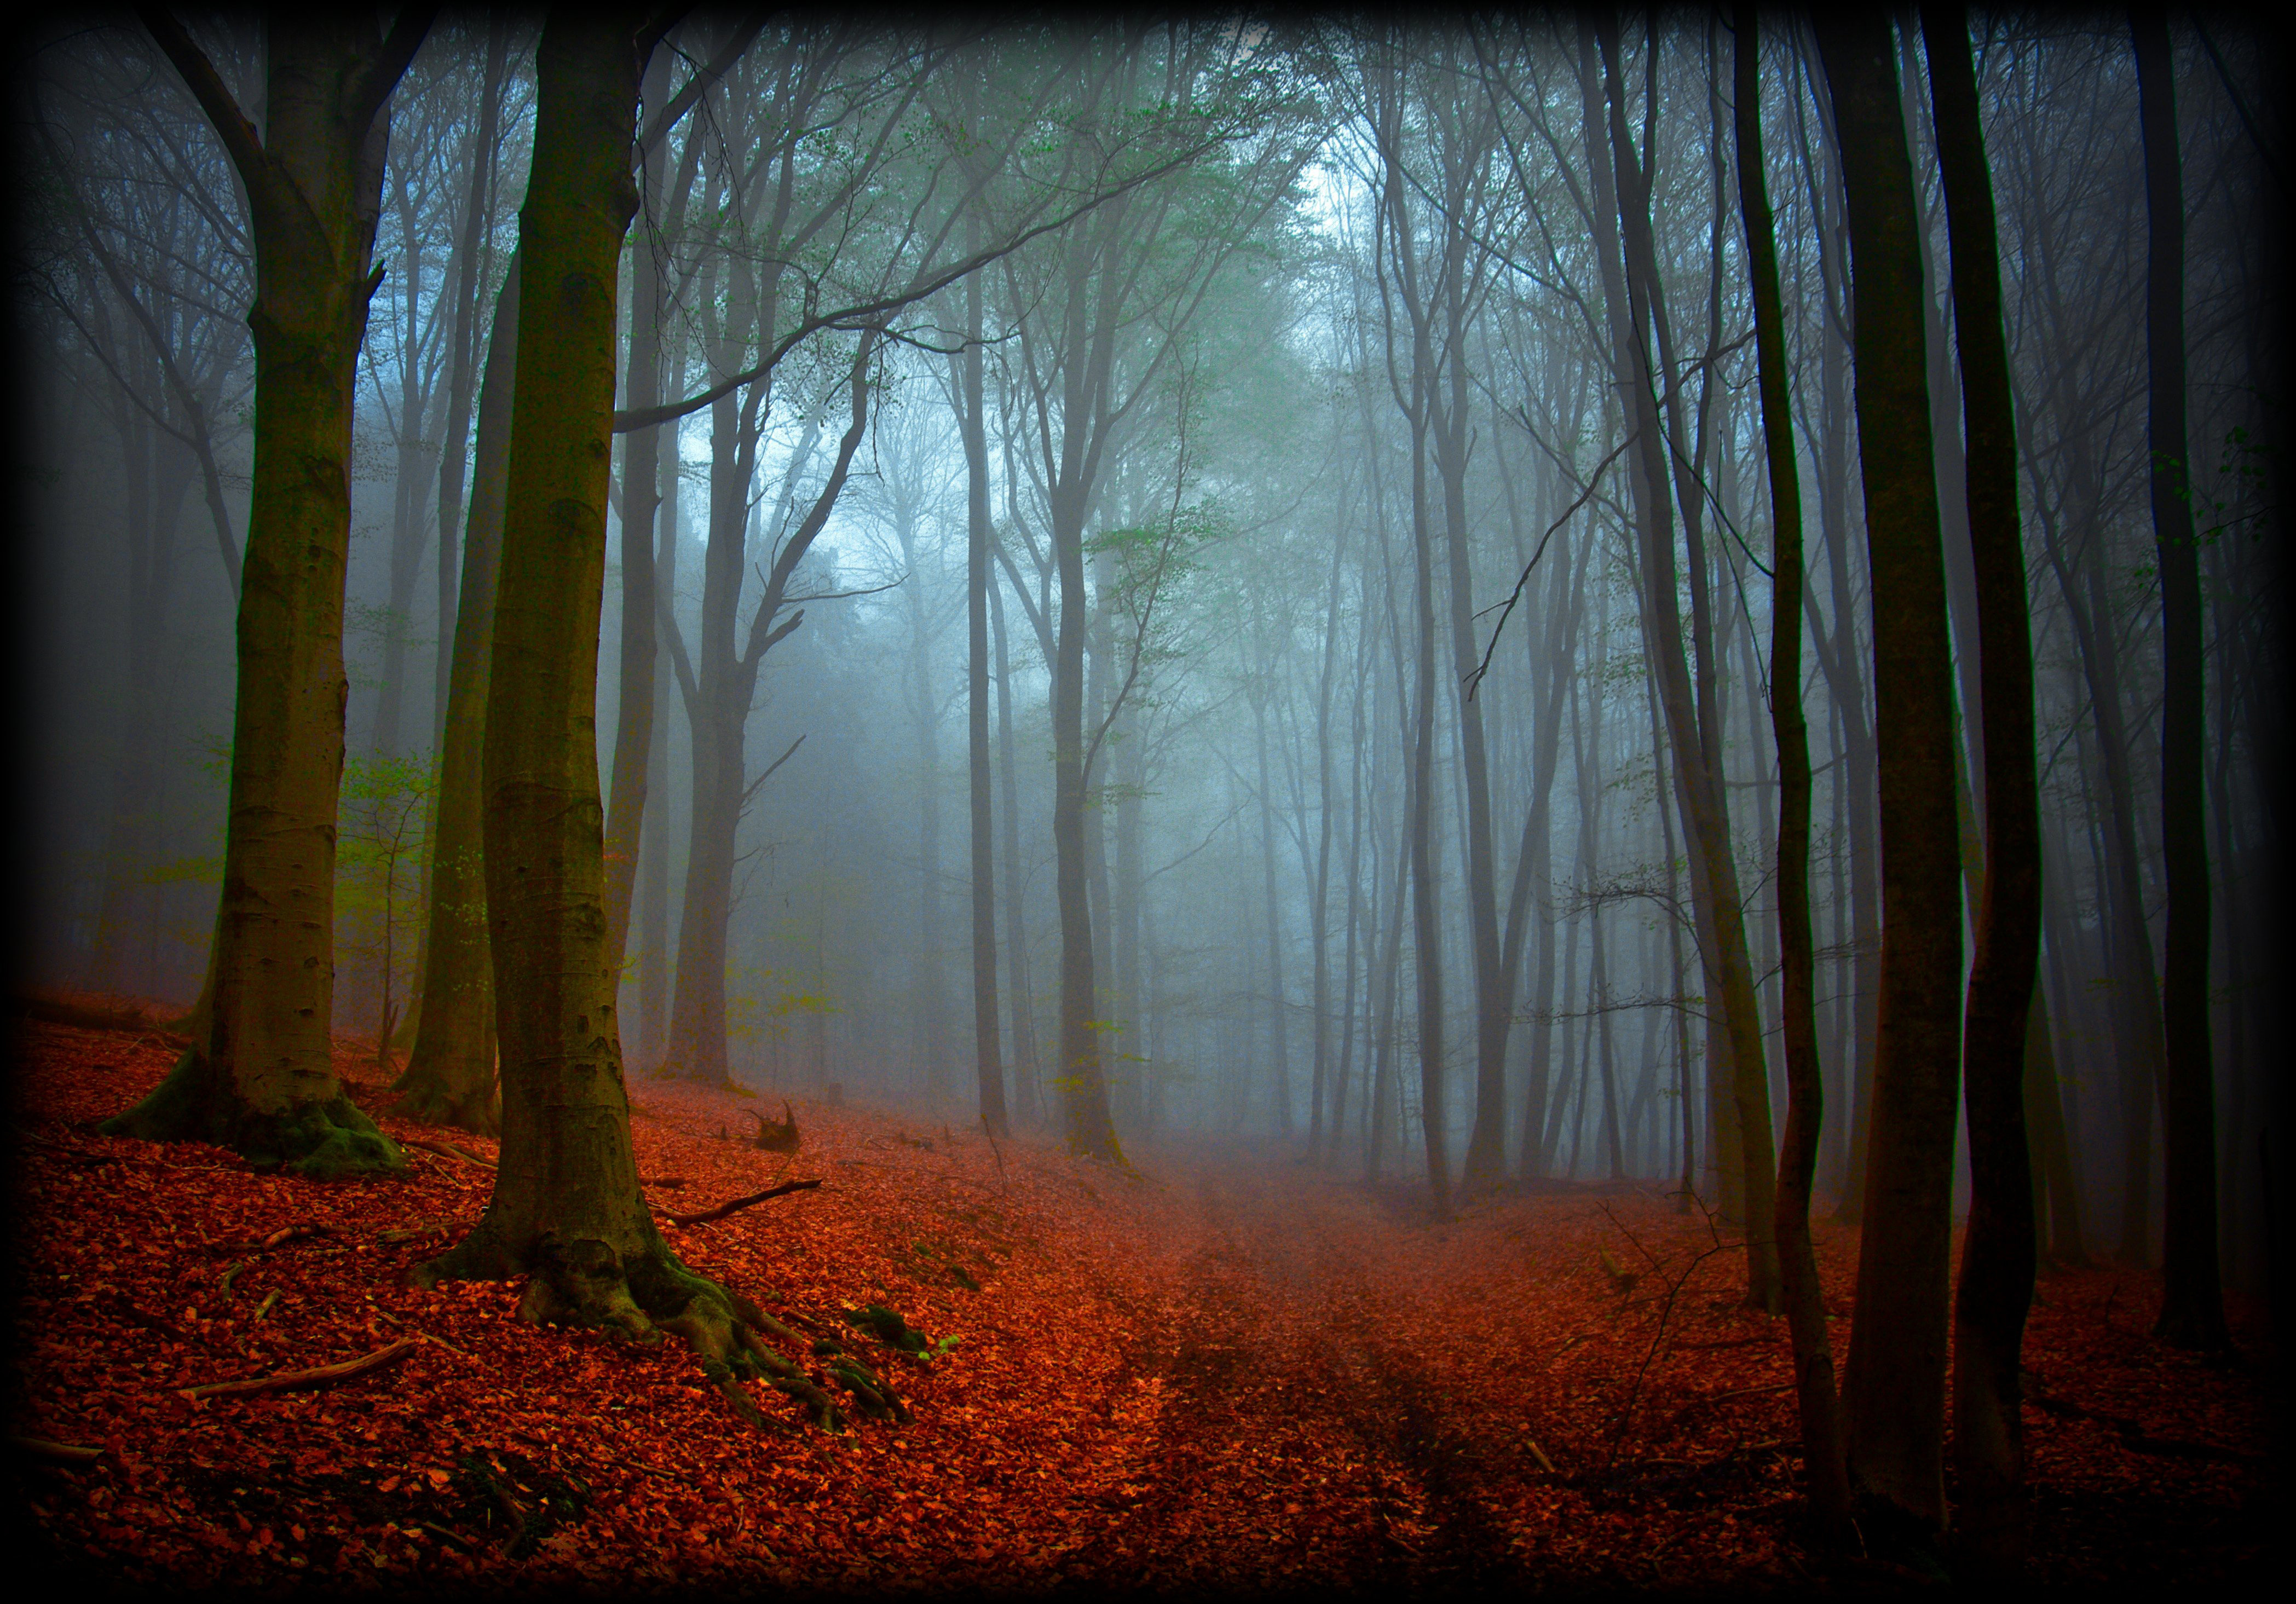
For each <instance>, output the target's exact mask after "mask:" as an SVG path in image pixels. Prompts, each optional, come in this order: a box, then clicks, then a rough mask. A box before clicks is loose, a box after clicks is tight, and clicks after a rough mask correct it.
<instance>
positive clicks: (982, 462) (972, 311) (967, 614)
mask: <svg viewBox="0 0 2296 1604" xmlns="http://www.w3.org/2000/svg"><path fill="white" fill-rule="evenodd" d="M966 226H967V233H966V237H965V249H966V250H967V251H976V250H979V249H980V225H979V223H978V222H977V221H970V222H968V224H967V225H966ZM964 317H965V339H966V341H967V346H966V349H965V352H964V355H963V356H959V357H957V358H955V362H956V364H957V365H958V369H959V373H958V385H957V388H958V395H959V400H958V406H959V413H958V424H959V428H960V430H961V431H962V433H963V435H964V520H965V525H964V527H965V560H964V619H965V656H964V683H965V737H966V741H965V752H966V775H967V786H968V790H967V799H968V806H969V809H970V814H969V816H970V821H971V823H972V1063H973V1078H974V1081H975V1083H976V1084H977V1085H978V1088H979V1093H980V1123H981V1126H982V1128H983V1129H985V1130H987V1131H988V1133H989V1134H990V1135H991V1136H997V1137H1006V1136H1010V1135H1011V1134H1012V1124H1011V1122H1010V1121H1009V1120H1008V1119H1007V1118H1006V1117H1005V1055H1004V1052H1003V1049H1002V1044H1001V1043H999V1042H998V1040H997V1035H996V851H995V844H996V840H995V831H996V820H995V818H994V815H993V814H992V812H991V810H990V806H989V800H990V798H989V788H990V786H991V785H992V784H993V783H994V782H995V777H996V774H995V770H994V768H993V767H992V766H991V760H990V757H989V752H988V593H989V589H990V587H991V586H993V585H995V584H996V568H995V565H994V563H993V561H992V560H991V554H990V546H991V544H992V543H993V542H994V541H995V540H996V529H995V528H994V527H993V526H992V525H991V524H990V522H989V519H988V432H987V430H986V427H985V424H984V414H983V413H982V411H981V405H982V404H981V394H980V365H981V364H980V327H981V312H980V274H973V275H972V277H971V278H970V279H968V280H966V281H965V289H964ZM1005 806H1006V808H1007V809H1008V811H1009V809H1010V808H1011V806H1012V804H1011V802H1010V801H1009V800H1008V801H1007V802H1006V804H1005ZM1014 1045H1015V1050H1016V1051H1017V1050H1018V1045H1019V1044H1018V1043H1017V1041H1016V1043H1014Z"/></svg>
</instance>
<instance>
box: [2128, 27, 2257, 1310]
mask: <svg viewBox="0 0 2296 1604" xmlns="http://www.w3.org/2000/svg"><path fill="white" fill-rule="evenodd" d="M2129 26H2130V29H2131V31H2132V32H2133V33H2134V35H2135V37H2136V87H2137V95H2138V101H2139V104H2140V106H2141V108H2142V110H2141V117H2142V120H2143V124H2144V202H2145V211H2146V214H2147V216H2148V217H2150V218H2151V241H2152V244H2151V251H2150V255H2149V257H2148V258H2147V261H2148V266H2147V270H2146V280H2145V284H2146V289H2145V297H2144V345H2145V353H2146V359H2147V363H2148V365H2149V367H2150V371H2151V391H2152V394H2151V420H2152V421H2151V432H2150V441H2151V445H2152V447H2153V473H2152V488H2153V541H2154V544H2155V545H2156V546H2157V548H2158V550H2159V552H2160V561H2161V657H2162V671H2161V860H2162V862H2163V863H2164V864H2165V865H2166V868H2167V871H2168V873H2167V880H2168V894H2169V899H2168V900H2169V919H2168V933H2167V938H2166V940H2165V941H2164V942H2163V944H2162V945H2163V946H2164V948H2165V949H2166V950H2165V953H2164V957H2165V959H2166V962H2165V963H2164V964H2163V965H2162V970H2161V1035H2162V1045H2163V1046H2164V1048H2165V1049H2166V1052H2165V1062H2164V1064H2163V1071H2164V1073H2163V1074H2162V1076H2161V1124H2162V1125H2163V1127H2164V1133H2165V1136H2166V1142H2165V1144H2164V1145H2165V1146H2166V1147H2167V1150H2168V1153H2167V1158H2168V1166H2167V1176H2166V1184H2165V1185H2164V1186H2163V1188H2162V1192H2161V1195H2162V1201H2163V1204H2164V1207H2165V1210H2166V1219H2165V1229H2164V1232H2163V1236H2162V1243H2161V1248H2162V1252H2161V1318H2160V1319H2159V1321H2158V1322H2155V1324H2154V1325H2153V1335H2154V1336H2156V1337H2159V1338H2161V1339H2162V1340H2163V1341H2165V1342H2169V1343H2172V1344H2174V1345H2175V1346H2178V1347H2186V1348H2202V1349H2209V1350H2218V1351H2220V1350H2223V1349H2226V1348H2229V1347H2230V1346H2232V1335H2231V1333H2230V1332H2229V1331H2227V1330H2226V1329H2225V1318H2224V1291H2223V1286H2222V1281H2221V1279H2220V1276H2219V1273H2218V1262H2217V1150H2216V1068H2215V1062H2214V1050H2213V1047H2212V1044H2211V1043H2210V1035H2209V936H2210V931H2209V846H2208V833H2207V831H2208V800H2207V798H2208V775H2207V744H2206V737H2205V732H2204V730H2203V728H2202V719H2203V712H2202V709H2203V708H2204V707H2205V705H2206V700H2207V685H2206V683H2205V670H2204V666H2203V664H2204V658H2203V654H2204V651H2205V642H2204V640H2203V632H2204V630H2205V628H2206V623H2207V620H2206V618H2204V616H2203V610H2202V599H2201V571H2200V551H2199V547H2198V544H2197V543H2196V542H2195V540H2194V535H2193V505H2192V502H2191V499H2190V492H2189V490H2188V484H2189V474H2190V466H2189V462H2188V461H2187V459H2186V456H2185V451H2186V441H2185V435H2186V429H2185V187H2184V177H2183V172H2182V167H2181V162H2180V160H2179V157H2178V154H2177V101H2176V73H2175V66H2176V63H2175V60H2174V56H2173V53H2172V52H2171V51H2170V49H2169V20H2168V15H2167V13H2166V12H2165V11H2164V10H2162V9H2161V8H2160V7H2157V6H2154V5H2152V4H2139V5H2137V6H2136V7H2135V8H2134V9H2132V10H2131V12H2130V13H2129Z"/></svg>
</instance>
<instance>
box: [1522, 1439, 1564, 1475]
mask: <svg viewBox="0 0 2296 1604" xmlns="http://www.w3.org/2000/svg"><path fill="white" fill-rule="evenodd" d="M1522 1445H1523V1446H1524V1447H1526V1448H1528V1449H1529V1450H1530V1456H1531V1458H1533V1459H1535V1460H1537V1461H1538V1468H1539V1469H1542V1470H1544V1471H1546V1473H1547V1475H1549V1476H1553V1475H1554V1474H1556V1471H1555V1469H1554V1461H1553V1460H1551V1459H1549V1458H1547V1457H1546V1449H1544V1448H1542V1447H1540V1446H1539V1445H1538V1438H1537V1437H1535V1436H1531V1435H1530V1433H1529V1432H1528V1431H1526V1432H1524V1433H1523V1434H1522Z"/></svg>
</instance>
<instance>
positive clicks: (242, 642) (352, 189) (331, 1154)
mask: <svg viewBox="0 0 2296 1604" xmlns="http://www.w3.org/2000/svg"><path fill="white" fill-rule="evenodd" d="M146 20H147V22H148V23H149V25H150V26H151V28H152V31H153V34H154V37H156V38H157V39H158V40H159V42H160V46H161V48H162V49H163V50H164V51H165V52H166V53H167V54H168V57H169V59H170V60H171V61H173V62H174V63H175V66H176V70H177V71H178V72H180V73H182V74H183V76H184V79H185V81H186V83H187V84H188V85H189V86H190V87H191V89H192V91H193V95H194V97H195V98H197V99H198V100H199V101H200V102H201V107H202V109H203V110H205V111H206V112H207V114H208V118H209V121H210V122H212V123H213V124H214V125H215V128H216V132H217V135H219V136H220V138H221V139H222V142H223V143H224V146H225V150H226V151H229V153H230V154H231V157H232V159H233V161H234V165H235V166H236V167H237V168H238V170H239V174H240V176H241V179H242V184H244V187H245V189H246V191H247V196H248V205H249V211H250V221H251V224H252V233H253V237H254V241H255V252H256V293H255V302H254V305H253V306H252V307H250V310H249V313H248V326H249V328H250V330H251V331H253V334H254V340H255V364H256V381H255V457H254V466H253V476H252V489H251V495H250V508H249V518H248V532H247V550H246V552H245V556H244V564H243V568H242V576H241V593H240V604H239V617H238V632H237V647H238V667H239V676H238V679H239V695H238V700H237V705H236V708H235V711H234V717H233V724H232V758H231V796H230V802H229V811H228V814H227V815H226V824H225V843H224V881H223V896H222V902H221V907H220V910H219V912H218V916H217V929H216V945H215V949H214V953H213V956H212V959H211V965H210V967H211V971H212V974H213V977H214V991H213V994H212V998H211V1003H210V1007H209V1017H208V1018H207V1019H206V1020H204V1021H202V1023H203V1024H204V1026H205V1028H204V1029H203V1030H202V1031H201V1034H200V1035H198V1036H196V1037H195V1038H194V1040H193V1044H192V1046H191V1047H190V1048H189V1049H188V1050H186V1051H185V1052H184V1056H183V1058H182V1059H181V1060H179V1061H178V1062H177V1064H176V1068H175V1069H174V1070H173V1071H172V1072H171V1073H170V1074H169V1075H168V1078H167V1079H166V1080H165V1081H163V1082H162V1083H161V1084H160V1086H159V1087H158V1088H157V1089H156V1090H155V1091H153V1092H152V1094H151V1095H150V1096H148V1097H146V1098H145V1099H144V1100H143V1101H142V1102H140V1103H138V1104H137V1105H136V1106H135V1108H133V1109H128V1110H127V1111H126V1112H125V1113H123V1114H120V1115H119V1116H117V1117H114V1118H112V1119H111V1120H108V1121H106V1122H105V1126H104V1128H105V1129H106V1130H107V1131H108V1132H110V1133H112V1134H115V1135H127V1136H138V1137H143V1138H144V1139H146V1140H152V1141H204V1142H217V1143H218V1144H220V1145H224V1146H228V1147H231V1148H234V1149H235V1150H238V1151H240V1152H241V1153H242V1154H244V1155H246V1156H247V1157H248V1158H250V1159H251V1160H253V1161H255V1162H257V1163H258V1164H264V1165H271V1164H285V1165H287V1166H290V1167H291V1168H293V1169H294V1170H296V1171H297V1172H299V1173H301V1174H312V1175H329V1174H348V1173H355V1172H360V1171H374V1170H384V1171H397V1170H399V1169H401V1168H403V1166H404V1164H405V1160H404V1159H403V1158H401V1157H400V1155H399V1153H398V1149H397V1148H395V1147H394V1146H392V1144H391V1143H390V1142H389V1140H387V1139H386V1138H385V1137H384V1136H383V1135H382V1133H381V1132H380V1131H378V1130H376V1129H375V1127H374V1125H373V1122H372V1121H371V1120H369V1119H368V1118H367V1117H366V1116H365V1115H364V1114H362V1113H361V1112H359V1110H358V1109H357V1108H355V1107H354V1106H353V1105H352V1104H351V1102H350V1101H349V1100H348V1099H347V1098H345V1097H344V1096H343V1095H342V1093H341V1090H340V1086H339V1085H338V1084H337V1082H336V1078H335V1073H334V1066H333V1062H332V1055H331V1052H330V1048H331V1044H332V1043H331V1040H330V1036H329V1027H330V1024H331V1022H332V1015H333V1011H334V978H335V977H334V952H333V934H334V872H335V805H336V790H337V787H338V785H339V783H340V780H341V777H342V765H343V709H344V705H345V702H346V700H347V699H348V695H349V683H348V680H347V679H346V677H345V675H344V673H343V652H342V618H343V585H344V578H345V574H346V570H347V568H348V559H349V551H350V453H351V417H352V397H353V392H354V389H355V386H356V381H357V365H358V352H359V346H360V344H361V342H362V340H364V338H365V332H366V321H367V301H368V298H369V296H370V295H372V293H373V289H374V287H375V284H376V282H377V281H376V279H375V277H374V276H373V274H371V273H370V270H369V265H368V264H369V258H370V257H371V255H372V252H373V242H374V229H375V219H376V216H377V213H378V211H379V209H380V208H381V194H382V167H383V151H384V146H385V144H386V142H387V138H388V127H389V124H388V122H387V120H386V119H384V116H383V113H382V106H383V102H385V101H386V100H387V99H388V97H389V93H390V90H391V88H392V87H393V86H395V85H396V84H397V82H398V78H399V76H400V74H401V73H402V72H403V71H404V70H405V68H406V61H407V60H408V59H409V58H410V57H411V56H412V55H413V54H414V47H415V45H416V44H417V43H418V42H419V41H420V39H421V37H422V34H423V33H424V32H425V31H426V30H427V29H428V27H429V22H430V14H429V12H427V11H423V10H420V9H418V10H414V11H410V12H404V13H402V14H401V16H400V17H399V19H398V22H397V24H396V25H395V26H394V28H393V29H392V31H391V33H390V35H389V37H388V38H384V39H380V40H378V39H377V38H376V37H375V35H374V29H373V22H372V20H368V19H364V18H356V17H353V16H350V15H348V14H343V15H338V14H336V13H332V12H306V13H295V14H288V15H283V16H282V17H281V18H280V19H279V20H276V21H275V22H274V23H272V24H271V25H270V37H269V61H268V66H267V71H266V108H265V109H266V135H267V136H268V137H267V140H266V141H264V142H258V135H257V133H256V129H255V127H254V126H253V125H252V124H251V123H250V122H249V121H248V119H247V118H246V116H245V114H244V113H242V111H241V110H240V108H239V106H238V104H237V103H236V102H234V100H233V98H232V95H231V92H230V91H229V90H228V89H227V88H226V87H225V86H224V84H223V81H222V79H221V78H219V77H218V76H217V73H216V70H215V68H214V66H213V64H212V63H210V62H209V61H208V59H207V57H206V56H205V55H203V54H202V53H201V52H200V50H199V47H198V46H197V45H193V43H192V41H191V39H190V37H188V36H187V35H186V34H185V33H184V31H183V29H182V28H181V26H180V25H179V24H177V23H176V22H175V21H174V20H172V19H170V18H168V16H167V15H166V14H165V13H164V12H159V11H156V10H155V11H153V12H150V13H148V14H147V18H146Z"/></svg>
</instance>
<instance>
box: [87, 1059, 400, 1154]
mask: <svg viewBox="0 0 2296 1604" xmlns="http://www.w3.org/2000/svg"><path fill="white" fill-rule="evenodd" d="M98 1128H99V1129H100V1130H101V1131H102V1133H104V1134H105V1135H107V1136H133V1137H136V1138H138V1139H140V1140H142V1141H144V1142H212V1143H214V1144H215V1145H216V1146H217V1147H226V1148H229V1149H231V1150H233V1151H234V1152H235V1153H238V1154H240V1155H241V1156H242V1158H246V1160H247V1161H248V1162H249V1163H250V1164H251V1165H254V1166H256V1167H257V1168H258V1169H274V1168H280V1169H285V1170H287V1171H289V1172H290V1173H291V1174H298V1175H303V1176H307V1177H309V1178H311V1179H313V1180H322V1181H325V1180H333V1179H336V1178H339V1177H341V1176H346V1175H369V1174H403V1173H404V1172H405V1171H406V1156H405V1155H404V1154H402V1153H401V1152H400V1151H399V1150H398V1147H397V1146H396V1145H395V1144H394V1143H393V1142H391V1140H390V1138H389V1137H388V1136H385V1135H384V1134H383V1133H382V1132H381V1131H380V1130H379V1129H377V1128H376V1126H375V1123H374V1121H373V1120H371V1119H369V1118H368V1117H366V1116H365V1114H363V1113H361V1112H360V1111H359V1109H357V1106H356V1105H355V1104H353V1103H352V1102H351V1101H350V1099H348V1098H347V1097H345V1096H343V1095H342V1094H341V1093H337V1094H336V1095H334V1096H333V1097H331V1098H327V1099H325V1100H324V1101H316V1100H315V1101H308V1102H301V1103H296V1104H292V1105H291V1106H290V1107H288V1108H285V1109H276V1110H271V1111H265V1110H262V1109H256V1108H254V1107H253V1106H252V1105H250V1103H249V1102H248V1101H247V1100H246V1099H245V1098H243V1097H242V1096H241V1095H240V1093H239V1088H238V1087H237V1086H235V1085H234V1084H232V1080H231V1077H230V1076H229V1075H227V1074H225V1073H222V1072H221V1071H219V1070H218V1069H217V1067H216V1066H215V1065H214V1063H213V1062H212V1061H211V1060H209V1058H208V1056H207V1055H206V1054H205V1053H203V1052H200V1051H199V1050H198V1049H197V1048H190V1049H186V1050H185V1052H184V1056H183V1057H182V1058H180V1059H178V1060H176V1067H175V1068H173V1069H171V1070H170V1071H168V1078H167V1079H165V1080H163V1081H161V1082H160V1084H159V1085H157V1086H156V1087H154V1088H152V1093H151V1095H149V1096H147V1097H146V1098H144V1099H143V1101H142V1102H139V1103H137V1104H136V1105H135V1107H134V1108H132V1109H127V1111H125V1112H124V1113H120V1114H116V1115H114V1116H113V1117H111V1118H110V1119H107V1120H105V1121H104V1122H103V1124H102V1125H101V1126H99V1127H98Z"/></svg>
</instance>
